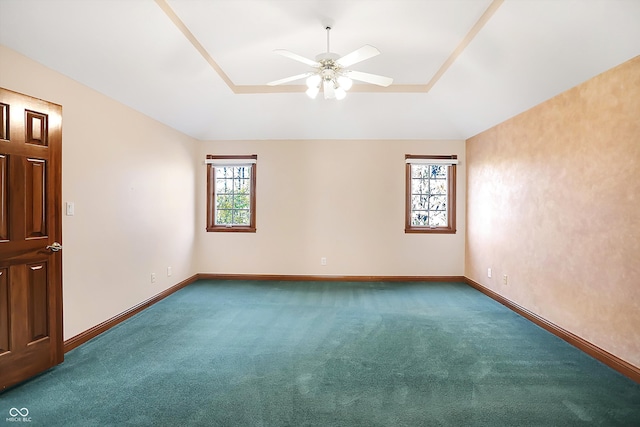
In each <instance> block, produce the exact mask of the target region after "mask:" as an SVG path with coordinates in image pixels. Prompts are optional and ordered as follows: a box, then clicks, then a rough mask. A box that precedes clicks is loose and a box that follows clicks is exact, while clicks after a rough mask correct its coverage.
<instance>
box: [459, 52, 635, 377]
mask: <svg viewBox="0 0 640 427" xmlns="http://www.w3.org/2000/svg"><path fill="white" fill-rule="evenodd" d="M466 151H467V242H466V265H465V275H466V276H467V277H469V278H471V279H473V280H475V281H477V282H479V283H481V284H483V285H485V286H487V287H489V288H490V289H492V290H494V291H496V292H498V293H499V294H501V295H503V296H505V297H507V298H509V299H510V300H512V301H514V302H516V303H518V304H520V305H522V306H524V307H526V308H528V309H529V310H531V311H533V312H535V313H536V314H538V315H540V316H542V317H543V318H545V319H548V320H549V321H551V322H553V323H555V324H556V325H559V326H560V327H562V328H564V329H566V330H568V331H570V332H573V333H574V334H576V335H578V336H580V337H582V338H584V339H586V340H587V341H589V342H591V343H593V344H595V345H597V346H599V347H601V348H602V349H604V350H607V351H608V352H610V353H612V354H614V355H616V356H618V357H620V358H622V359H624V360H626V361H628V362H630V363H632V364H634V365H635V366H640V57H636V58H634V59H633V60H631V61H629V62H626V63H624V64H622V65H620V66H618V67H616V68H614V69H612V70H610V71H607V72H606V73H603V74H601V75H599V76H597V77H595V78H593V79H591V80H589V81H587V82H585V83H583V84H581V85H579V86H577V87H575V88H573V89H571V90H568V91H566V92H564V93H562V94H560V95H558V96H556V97H554V98H552V99H550V100H548V101H546V102H544V103H542V104H540V105H538V106H536V107H534V108H532V109H531V110H529V111H527V112H525V113H523V114H520V115H519V116H516V117H514V118H512V119H510V120H508V121H506V122H504V123H502V124H500V125H498V126H496V127H494V128H491V129H489V130H487V131H485V132H483V133H481V134H479V135H477V136H475V137H473V138H471V139H469V140H468V141H467V144H466ZM489 267H491V268H492V269H493V275H492V276H493V277H492V278H488V277H487V268H489ZM503 274H507V275H508V282H507V285H504V284H503V282H502V277H503Z"/></svg>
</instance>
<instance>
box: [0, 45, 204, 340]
mask: <svg viewBox="0 0 640 427" xmlns="http://www.w3.org/2000/svg"><path fill="white" fill-rule="evenodd" d="M0 70H2V72H0V86H2V87H5V88H7V89H10V90H13V91H16V92H21V93H24V94H26V95H30V96H34V97H37V98H42V99H45V100H47V101H51V102H54V103H57V104H60V105H62V106H63V119H62V127H63V142H62V146H63V148H62V163H63V166H62V187H63V188H62V193H63V201H72V202H74V203H75V216H65V217H63V242H62V243H63V247H64V249H63V280H64V284H63V286H64V301H63V303H64V338H65V339H69V338H71V337H73V336H75V335H77V334H78V333H81V332H83V331H85V330H87V329H89V328H91V327H93V326H95V325H97V324H99V323H101V322H102V321H104V320H107V319H109V318H111V317H113V316H115V315H117V314H119V313H121V312H123V311H125V310H127V309H129V308H131V307H133V306H135V305H136V304H138V303H140V302H142V301H144V300H146V299H147V298H149V297H151V296H153V295H155V294H157V293H159V292H161V291H163V290H164V289H166V288H168V287H170V286H172V285H174V284H176V283H178V282H180V281H182V280H184V279H186V278H188V277H190V276H192V275H193V274H194V273H196V270H194V266H193V265H192V258H193V241H194V218H195V211H194V208H195V204H196V201H195V174H196V171H197V169H196V164H197V163H196V157H195V149H196V144H197V142H196V141H195V140H194V139H192V138H190V137H187V136H185V135H183V134H181V133H179V132H177V131H175V130H173V129H171V128H169V127H167V126H164V125H162V124H160V123H158V122H156V121H154V120H152V119H150V118H149V117H147V116H144V115H142V114H140V113H138V112H136V111H134V110H132V109H130V108H128V107H126V106H124V105H122V104H120V103H118V102H116V101H114V100H112V99H110V98H107V97H106V96H104V95H101V94H100V93H98V92H96V91H93V90H91V89H89V88H87V87H86V86H83V85H81V84H79V83H77V82H75V81H73V80H71V79H69V78H67V77H65V76H63V75H61V74H59V73H56V72H54V71H52V70H50V69H48V68H46V67H44V66H42V65H40V64H38V63H36V62H34V61H31V60H30V59H27V58H26V57H24V56H21V55H19V54H17V53H16V52H14V51H12V50H10V49H7V48H5V47H3V46H0ZM168 266H171V267H172V269H173V274H172V276H171V277H167V270H166V269H167V267H168ZM151 272H155V273H156V274H157V281H156V283H154V284H152V283H151V280H150V275H151Z"/></svg>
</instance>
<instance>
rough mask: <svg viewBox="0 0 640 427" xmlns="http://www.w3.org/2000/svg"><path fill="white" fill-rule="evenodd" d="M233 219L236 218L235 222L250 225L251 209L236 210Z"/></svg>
mask: <svg viewBox="0 0 640 427" xmlns="http://www.w3.org/2000/svg"><path fill="white" fill-rule="evenodd" d="M233 219H234V224H237V225H249V211H248V210H241V211H235V215H234V218H233Z"/></svg>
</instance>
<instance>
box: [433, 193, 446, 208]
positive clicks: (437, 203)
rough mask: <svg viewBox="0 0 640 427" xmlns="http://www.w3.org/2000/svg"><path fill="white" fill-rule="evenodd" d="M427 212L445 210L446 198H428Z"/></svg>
mask: <svg viewBox="0 0 640 427" xmlns="http://www.w3.org/2000/svg"><path fill="white" fill-rule="evenodd" d="M429 210H430V211H445V210H447V196H431V197H430V198H429Z"/></svg>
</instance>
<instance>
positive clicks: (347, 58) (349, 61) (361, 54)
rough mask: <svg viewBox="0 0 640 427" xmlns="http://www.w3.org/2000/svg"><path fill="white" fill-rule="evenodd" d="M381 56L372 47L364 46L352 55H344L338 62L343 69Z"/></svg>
mask: <svg viewBox="0 0 640 427" xmlns="http://www.w3.org/2000/svg"><path fill="white" fill-rule="evenodd" d="M378 55H380V51H379V50H378V49H376V48H375V47H373V46H371V45H368V44H366V45H364V46H362V47H361V48H360V49H356V50H354V51H353V52H351V53H348V54H346V55H344V56H343V57H342V58H340V59H338V60H337V61H336V64H338V65H339V66H341V67H348V66H350V65H353V64H357V63H358V62H362V61H364V60H365V59H369V58H373V57H374V56H378Z"/></svg>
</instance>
